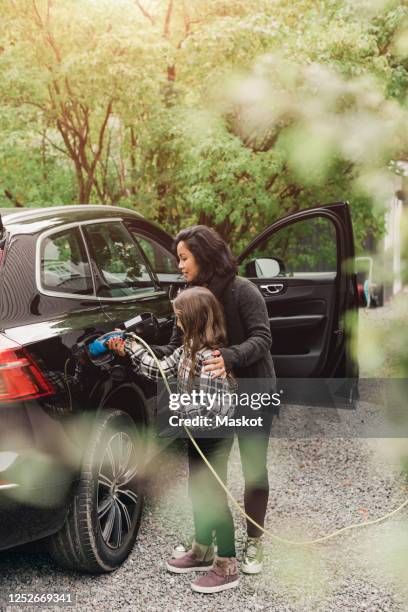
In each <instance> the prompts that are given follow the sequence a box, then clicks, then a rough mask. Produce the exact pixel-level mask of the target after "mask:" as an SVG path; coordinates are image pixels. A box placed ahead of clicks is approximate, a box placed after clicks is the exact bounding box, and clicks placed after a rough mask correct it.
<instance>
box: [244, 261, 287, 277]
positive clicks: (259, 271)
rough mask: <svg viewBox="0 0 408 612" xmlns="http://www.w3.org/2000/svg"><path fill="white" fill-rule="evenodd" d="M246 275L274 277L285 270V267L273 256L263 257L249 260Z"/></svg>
mask: <svg viewBox="0 0 408 612" xmlns="http://www.w3.org/2000/svg"><path fill="white" fill-rule="evenodd" d="M245 272H246V275H247V276H249V277H251V276H252V277H256V278H273V277H274V276H278V275H279V274H280V273H281V272H284V267H283V266H282V265H281V263H280V262H279V261H278V260H277V259H274V258H273V257H262V258H260V259H253V260H252V261H249V262H248V263H247V265H246V267H245Z"/></svg>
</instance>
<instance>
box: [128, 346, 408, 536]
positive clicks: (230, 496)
mask: <svg viewBox="0 0 408 612" xmlns="http://www.w3.org/2000/svg"><path fill="white" fill-rule="evenodd" d="M134 337H135V338H136V339H137V341H138V342H140V343H141V344H143V346H144V347H145V348H146V349H147V350H148V351H149V353H150V354H151V355H152V357H153V358H154V360H155V361H156V364H157V367H158V368H159V370H160V374H161V375H162V377H163V381H164V384H165V386H166V389H167V391H168V392H169V394H170V393H171V389H170V386H169V383H168V382H167V378H166V375H165V373H164V371H163V368H162V367H161V364H160V361H159V359H158V358H157V357H156V355H155V354H154V352H153V350H152V349H151V348H150V346H149V345H148V344H147V342H145V341H144V340H143V338H140V337H139V336H136V334H135V335H134ZM183 427H184V429H185V431H186V432H187V435H188V437H189V438H190V440H191V442H192V443H193V446H194V447H195V449H196V450H197V452H198V453H199V455H200V456H201V458H202V459H203V461H204V463H205V464H206V465H207V467H208V468H209V469H210V471H211V473H212V474H213V475H214V477H215V478H216V479H217V481H218V483H219V484H220V486H221V487H222V488H223V489H224V491H225V493H226V494H227V495H228V497H229V498H230V500H231V501H232V503H233V504H234V506H235V507H236V508H237V509H238V511H239V512H240V513H241V514H242V516H243V517H245V518H246V519H247V520H248V521H249V522H250V523H252V524H253V525H255V527H257V528H258V529H260V530H261V531H262V532H263V533H264V534H265V535H267V536H268V537H269V538H271V539H273V540H276V541H278V542H281V543H282V544H290V545H293V546H306V545H309V544H317V543H318V542H324V541H325V540H329V539H330V538H334V537H335V536H337V535H339V534H340V533H343V532H344V531H350V530H351V529H358V528H360V527H368V525H375V524H376V523H381V522H383V521H385V520H386V519H388V518H390V516H393V515H394V514H397V512H400V511H401V510H402V509H403V508H404V507H405V506H407V505H408V499H406V500H405V501H404V502H403V503H402V504H401V505H400V506H398V508H395V510H392V511H391V512H388V514H385V515H384V516H381V517H380V518H377V519H373V520H371V521H365V522H364V523H355V524H353V525H347V526H346V527H342V528H341V529H337V531H333V532H332V533H329V534H328V535H325V536H322V537H320V538H315V539H314V540H287V539H286V538H281V537H280V536H278V535H276V534H274V533H272V532H271V531H269V530H268V529H264V527H262V526H261V525H259V524H258V523H257V522H256V521H254V519H253V518H252V517H250V516H249V515H248V514H247V513H246V512H245V510H243V508H241V506H240V505H239V503H238V502H237V500H236V499H235V497H234V496H233V495H232V493H231V491H230V490H229V489H228V487H227V486H226V485H225V483H224V482H223V481H222V480H221V478H220V477H219V475H218V474H217V472H216V471H215V469H214V468H213V466H212V465H211V463H210V462H209V461H208V459H207V457H206V456H205V455H204V453H203V452H202V450H201V448H200V447H199V445H198V444H197V442H196V441H195V439H194V438H193V436H192V435H191V432H190V430H189V429H188V427H186V426H185V425H183Z"/></svg>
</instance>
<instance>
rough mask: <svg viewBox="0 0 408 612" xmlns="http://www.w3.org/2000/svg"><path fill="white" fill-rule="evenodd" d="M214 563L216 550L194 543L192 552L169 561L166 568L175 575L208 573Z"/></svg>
mask: <svg viewBox="0 0 408 612" xmlns="http://www.w3.org/2000/svg"><path fill="white" fill-rule="evenodd" d="M213 561H214V548H213V547H212V546H204V545H203V544H198V543H197V542H193V545H192V548H191V550H189V551H187V552H186V553H185V554H184V555H183V556H182V557H179V558H178V559H174V558H173V559H169V560H168V561H167V563H166V568H167V569H168V571H169V572H172V573H173V574H188V573H189V572H207V571H208V570H209V568H210V567H211V566H212V564H213Z"/></svg>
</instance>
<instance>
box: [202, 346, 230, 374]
mask: <svg viewBox="0 0 408 612" xmlns="http://www.w3.org/2000/svg"><path fill="white" fill-rule="evenodd" d="M212 355H213V356H212V358H210V359H204V361H203V363H204V372H210V373H211V374H210V376H211V378H218V377H221V378H226V377H227V371H226V369H225V363H224V358H223V356H222V355H221V353H220V351H219V350H218V349H216V350H214V351H212Z"/></svg>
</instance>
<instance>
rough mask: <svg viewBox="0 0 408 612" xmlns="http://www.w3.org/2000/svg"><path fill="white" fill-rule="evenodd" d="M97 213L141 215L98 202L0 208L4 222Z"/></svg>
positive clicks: (92, 215)
mask: <svg viewBox="0 0 408 612" xmlns="http://www.w3.org/2000/svg"><path fill="white" fill-rule="evenodd" d="M95 214H97V215H98V216H100V217H105V216H106V217H107V218H109V217H113V216H117V215H119V216H120V215H123V214H130V215H135V216H136V217H138V218H139V219H143V218H144V217H143V215H141V214H140V213H138V212H136V211H135V210H131V209H129V208H122V207H119V206H104V205H100V204H66V205H65V206H47V207H44V208H42V207H41V208H0V216H1V218H2V221H3V223H4V224H6V223H13V224H14V223H16V222H18V223H25V222H27V223H29V222H30V221H39V220H42V219H47V218H48V217H50V216H51V217H52V216H53V215H58V216H61V215H63V216H64V217H66V219H67V220H70V221H75V220H79V218H80V219H81V220H85V219H90V220H91V219H93V218H94V217H95Z"/></svg>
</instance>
